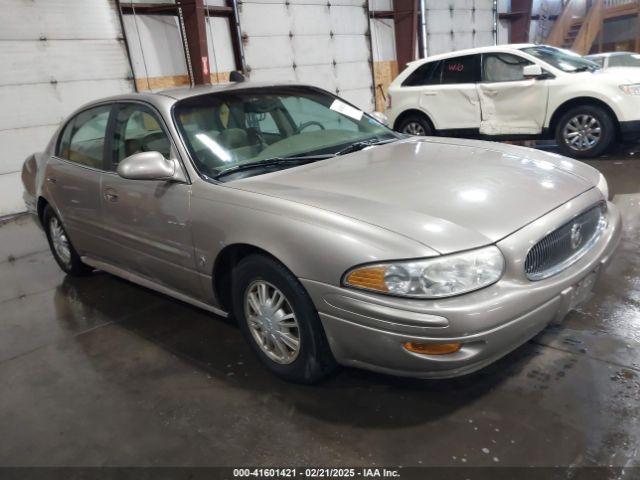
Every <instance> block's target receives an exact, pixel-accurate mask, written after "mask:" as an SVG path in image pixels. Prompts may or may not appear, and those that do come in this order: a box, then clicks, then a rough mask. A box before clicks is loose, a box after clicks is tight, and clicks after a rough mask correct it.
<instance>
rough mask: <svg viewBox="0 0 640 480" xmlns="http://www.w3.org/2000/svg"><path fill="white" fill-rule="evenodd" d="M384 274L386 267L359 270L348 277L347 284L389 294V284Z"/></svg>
mask: <svg viewBox="0 0 640 480" xmlns="http://www.w3.org/2000/svg"><path fill="white" fill-rule="evenodd" d="M384 273H385V268H384V267H364V268H359V269H358V270H354V271H353V272H351V273H350V274H349V275H347V278H346V282H347V284H348V285H350V286H352V287H360V288H366V289H367V290H378V291H379V292H388V291H389V287H387V284H386V283H385V281H384Z"/></svg>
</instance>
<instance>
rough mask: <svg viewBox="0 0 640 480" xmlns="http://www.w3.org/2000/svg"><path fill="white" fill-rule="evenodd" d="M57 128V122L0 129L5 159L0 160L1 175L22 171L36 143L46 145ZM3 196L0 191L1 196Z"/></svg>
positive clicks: (0, 143) (0, 141)
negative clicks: (25, 160)
mask: <svg viewBox="0 0 640 480" xmlns="http://www.w3.org/2000/svg"><path fill="white" fill-rule="evenodd" d="M56 128H58V125H57V124H56V125H43V126H40V127H25V128H11V129H8V130H0V145H2V157H3V159H4V160H3V161H2V162H0V175H3V174H5V173H13V172H18V171H20V170H21V169H22V162H23V161H24V159H25V158H27V157H28V156H29V155H31V154H32V153H33V151H34V150H33V149H34V145H38V146H40V147H44V146H46V145H47V144H48V143H49V140H51V136H52V135H53V133H54V132H55V131H56ZM0 192H1V190H0ZM1 196H2V194H1V193H0V198H1Z"/></svg>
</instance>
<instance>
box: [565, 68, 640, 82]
mask: <svg viewBox="0 0 640 480" xmlns="http://www.w3.org/2000/svg"><path fill="white" fill-rule="evenodd" d="M574 75H579V76H580V77H582V78H580V79H576V80H583V81H592V80H593V79H594V78H595V79H598V80H601V81H605V82H607V83H611V84H613V85H627V84H632V83H640V68H638V67H611V68H607V69H601V70H596V71H595V72H580V73H578V74H574Z"/></svg>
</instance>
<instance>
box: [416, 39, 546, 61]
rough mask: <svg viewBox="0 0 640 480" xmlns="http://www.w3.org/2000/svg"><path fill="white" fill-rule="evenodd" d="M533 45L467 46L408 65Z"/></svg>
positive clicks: (506, 50)
mask: <svg viewBox="0 0 640 480" xmlns="http://www.w3.org/2000/svg"><path fill="white" fill-rule="evenodd" d="M535 46H538V45H536V44H534V43H511V44H507V45H491V46H489V47H476V48H468V49H466V50H456V51H455V52H448V53H440V54H438V55H431V56H429V57H427V58H421V59H420V60H415V61H413V62H409V63H408V65H417V64H421V63H427V62H433V61H436V60H445V59H447V58H453V57H460V56H463V55H475V54H478V53H491V52H497V53H507V52H513V51H514V50H521V49H523V48H527V47H535ZM540 46H542V45H540Z"/></svg>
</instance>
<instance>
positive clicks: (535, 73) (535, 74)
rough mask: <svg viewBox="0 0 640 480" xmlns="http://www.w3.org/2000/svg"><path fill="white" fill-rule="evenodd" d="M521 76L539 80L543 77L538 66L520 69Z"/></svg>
mask: <svg viewBox="0 0 640 480" xmlns="http://www.w3.org/2000/svg"><path fill="white" fill-rule="evenodd" d="M522 75H523V76H524V78H539V77H542V76H543V72H542V67H541V66H540V65H535V64H534V65H527V66H525V67H522Z"/></svg>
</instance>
